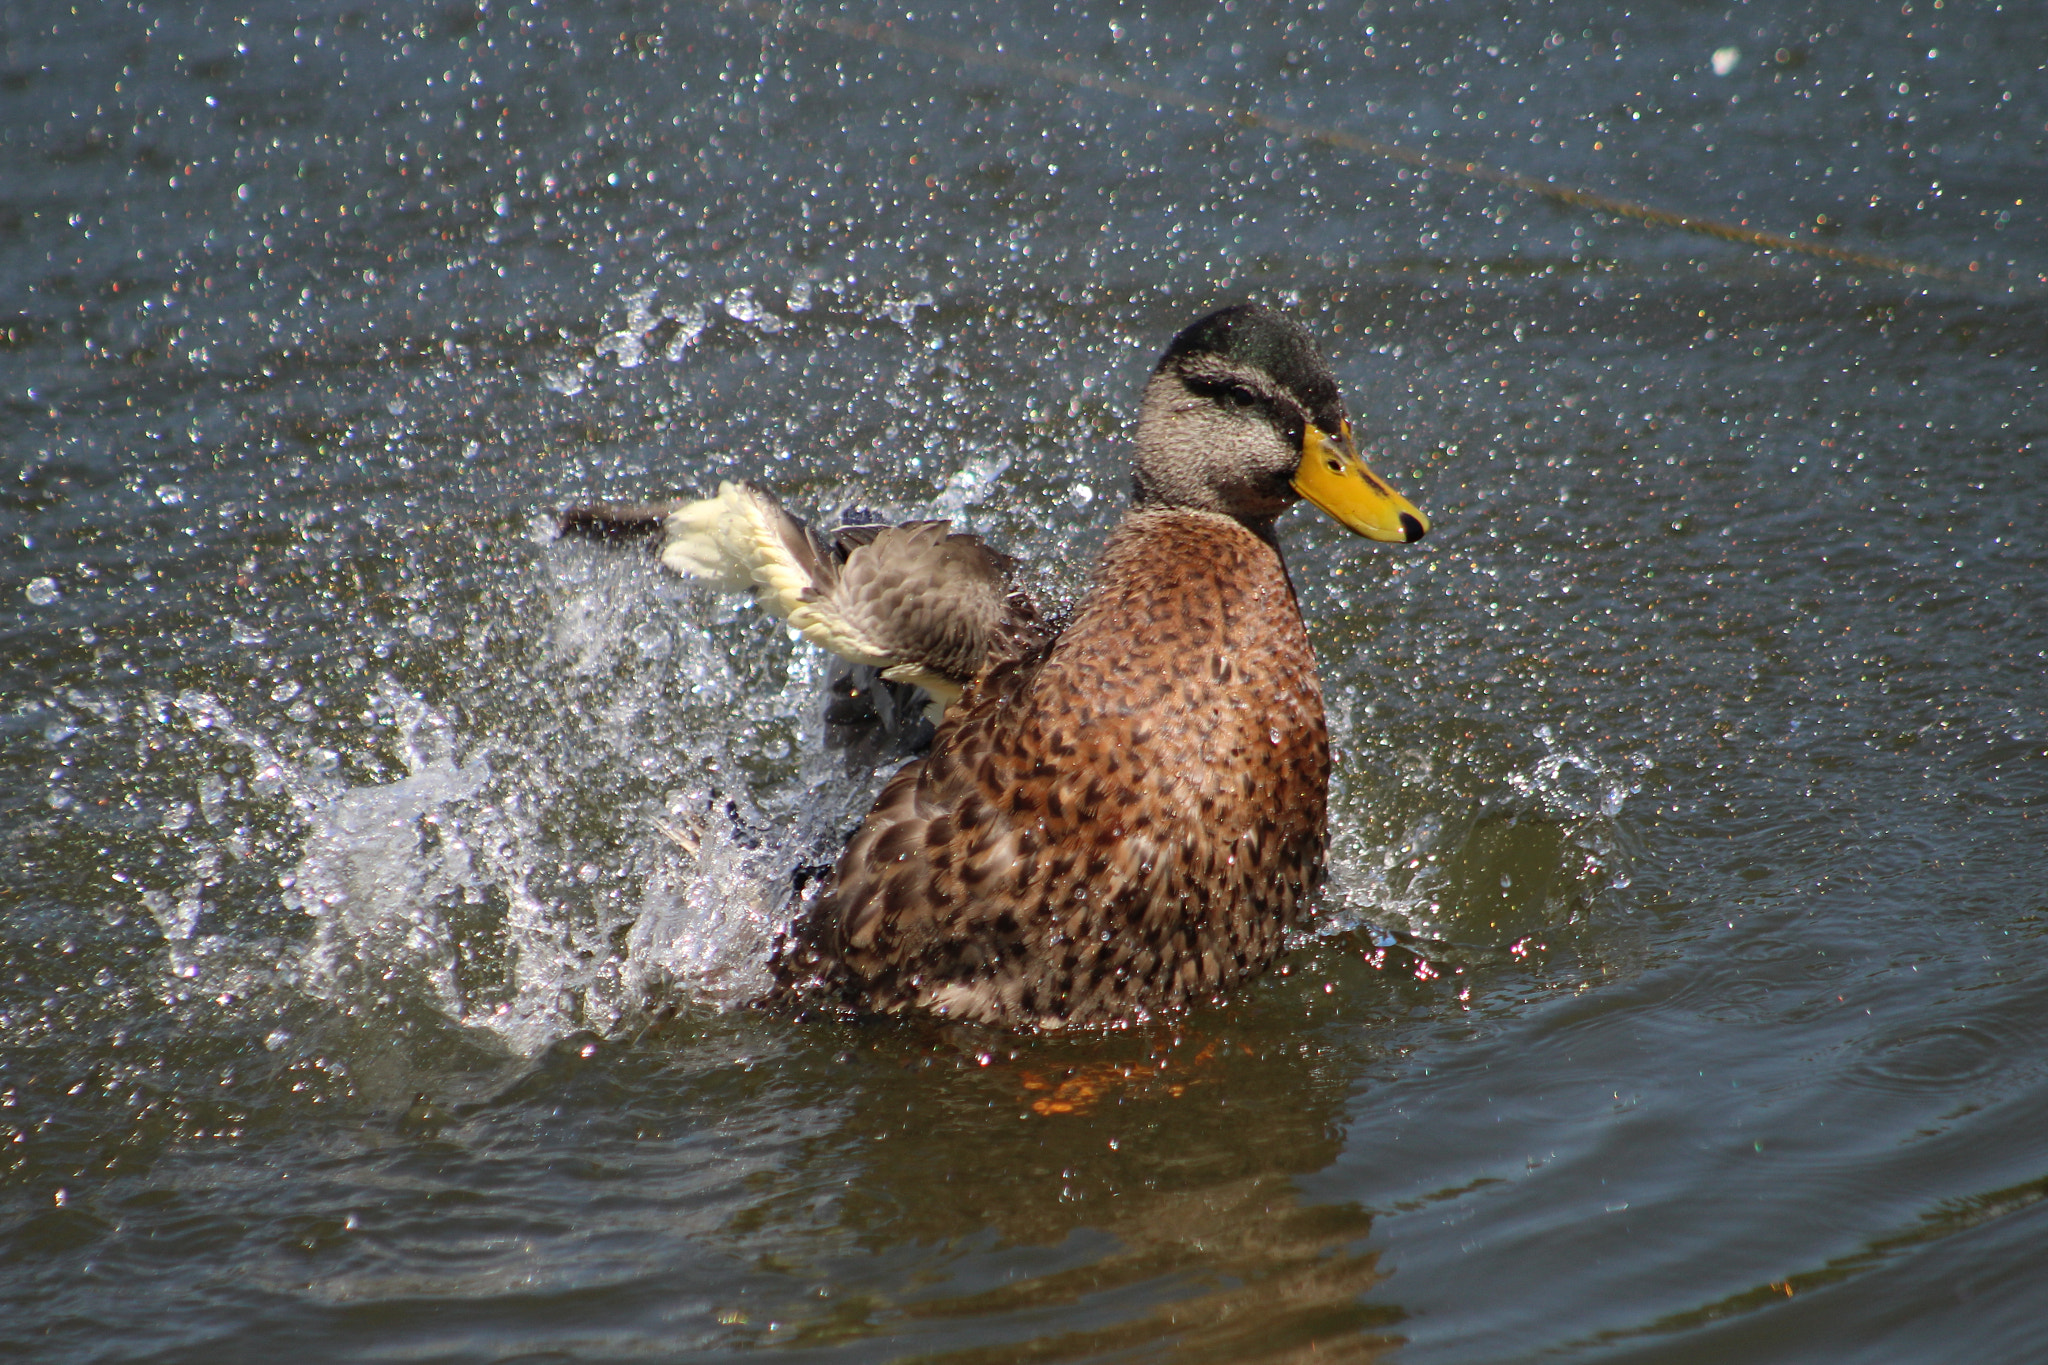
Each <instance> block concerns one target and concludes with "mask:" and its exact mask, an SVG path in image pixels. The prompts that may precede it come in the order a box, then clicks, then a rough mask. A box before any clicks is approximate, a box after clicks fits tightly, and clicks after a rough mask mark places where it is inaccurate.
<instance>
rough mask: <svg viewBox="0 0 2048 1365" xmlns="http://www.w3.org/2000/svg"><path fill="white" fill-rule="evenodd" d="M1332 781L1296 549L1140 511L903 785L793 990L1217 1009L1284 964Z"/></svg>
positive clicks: (870, 1001) (904, 1004) (802, 946)
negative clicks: (1048, 627)
mask: <svg viewBox="0 0 2048 1365" xmlns="http://www.w3.org/2000/svg"><path fill="white" fill-rule="evenodd" d="M1169 639H1170V640H1172V641H1173V643H1172V644H1168V643H1166V642H1167V641H1168V640H1169ZM1111 774H1114V778H1113V780H1112V779H1111V777H1110V775H1111ZM1328 780H1329V744H1328V739H1327V736H1326V732H1325V730H1324V724H1323V708H1322V693H1321V689H1320V686H1319V684H1318V682H1317V679H1316V669H1315V659H1314V656H1313V654H1312V652H1311V651H1310V648H1309V642H1308V636H1307V632H1306V631H1305V630H1304V628H1303V626H1302V622H1301V615H1300V612H1299V611H1298V609H1297V608H1296V606H1295V600H1294V593H1293V589H1292V587H1291V585H1290V584H1289V582H1288V579H1287V574H1286V570H1285V568H1284V566H1283V565H1282V562H1281V558H1280V554H1279V551H1278V550H1277V548H1276V547H1275V546H1274V544H1273V543H1272V542H1271V540H1269V539H1267V538H1265V537H1263V536H1261V535H1259V534H1257V533H1256V532H1254V531H1253V530H1251V529H1249V528H1248V527H1246V526H1245V525H1243V524H1242V523H1239V522H1237V521H1235V520H1232V519H1230V518H1227V517H1221V516H1216V515H1212V514H1208V513H1200V512H1189V511H1176V510H1171V509H1150V510H1141V511H1138V512H1134V513H1133V514H1132V515H1131V516H1130V517H1128V518H1127V519H1126V520H1125V522H1124V524H1123V526H1122V527H1120V528H1119V529H1118V531H1117V532H1116V534H1115V535H1114V536H1113V537H1112V538H1111V540H1110V543H1109V545H1108V546H1107V548H1106V549H1105V550H1104V552H1103V556H1102V559H1101V562H1100V564H1099V565H1098V567H1097V570H1096V575H1095V585H1094V590H1093V591H1092V593H1091V594H1090V595H1089V596H1088V598H1087V599H1086V601H1085V602H1084V604H1083V605H1082V607H1081V608H1080V610H1079V612H1078V614H1077V615H1076V616H1075V618H1074V620H1073V621H1072V623H1071V624H1070V625H1069V626H1068V628H1067V629H1066V631H1065V632H1064V633H1063V634H1061V635H1060V636H1059V637H1058V639H1057V640H1055V641H1053V642H1051V643H1050V644H1049V645H1043V646H1041V647H1039V648H1037V649H1036V650H1034V651H1032V652H1030V653H1028V654H1025V655H1023V656H1022V657H1017V658H1012V659H997V660H994V661H992V664H991V666H990V667H988V668H986V669H984V670H983V671H982V673H981V674H980V676H978V677H976V678H975V679H974V680H973V681H972V682H971V683H970V685H969V687H968V689H967V692H966V695H965V696H963V697H962V699H961V701H960V703H959V704H958V705H957V706H956V707H955V708H954V709H953V711H952V712H951V713H949V715H948V718H947V720H946V722H945V723H944V724H943V725H942V726H941V727H940V729H939V732H938V734H937V736H936V738H935V739H934V741H933V745H932V751H931V753H930V754H929V755H928V756H927V757H925V758H923V759H919V760H917V761H915V762H912V763H910V764H908V765H906V766H905V767H904V768H903V769H902V770H901V771H900V772H898V773H897V774H896V775H895V777H894V778H892V779H891V780H890V782H889V783H888V785H887V786H886V787H885V788H884V790H883V792H882V795H881V797H880V798H879V799H878V800H877V801H876V803H875V806H874V809H873V811H872V812H870V814H869V815H868V817H867V819H866V820H865V821H863V822H862V824H861V827H860V829H859V830H858V832H856V833H855V835H854V837H853V839H852V841H851V842H850V843H849V844H848V845H847V847H846V850H845V853H844V855H843V856H842V857H841V858H840V861H839V866H838V870H837V876H836V878H835V880H834V882H833V884H832V886H831V887H830V889H828V890H827V891H826V892H825V893H824V894H823V895H822V896H821V897H820V898H819V899H818V900H817V901H816V902H815V903H814V904H813V905H812V906H811V907H810V908H809V911H808V913H807V914H806V915H805V917H804V918H803V919H802V920H801V921H800V922H799V923H798V924H797V925H796V926H795V927H794V928H793V930H792V931H791V933H790V935H789V936H788V938H787V939H786V941H785V942H784V943H783V944H782V945H781V946H780V949H779V951H778V953H777V957H776V962H775V971H776V975H777V979H778V985H779V990H780V992H781V993H782V994H784V995H786V996H794V997H806V998H815V997H820V996H822V997H823V998H825V999H828V1000H831V1001H835V1002H838V1003H841V1004H845V1005H848V1006H852V1007H856V1008H859V1009H864V1010H876V1011H884V1012H891V1011H896V1010H901V1009H905V1008H919V1009H926V1010H931V1011H934V1012H936V1013H940V1014H944V1015H947V1016H950V1017H954V1018H963V1019H972V1020H976V1021H979V1022H983V1023H989V1024H996V1025H1004V1026H1019V1025H1059V1024H1089V1023H1102V1022H1109V1021H1114V1020H1123V1019H1129V1018H1131V1017H1134V1016H1137V1015H1141V1014H1144V1013H1148V1012H1153V1011H1157V1010H1160V1009H1166V1008H1172V1007H1175V1006H1180V1005H1184V1004H1187V1003H1190V1002H1193V1001H1198V1000H1205V999H1209V998H1211V997H1213V996H1215V995H1217V994H1219V993H1221V992H1223V991H1225V990H1228V989H1229V988H1230V987H1232V986H1234V985H1236V984H1237V983H1239V982H1240V981H1242V980H1244V979H1246V978H1248V977H1251V976H1254V975H1257V974H1258V973H1259V972H1261V971H1263V970H1264V969H1265V968H1266V967H1267V965H1269V964H1270V963H1271V962H1272V960H1273V958H1274V957H1275V955H1277V954H1278V952H1279V951H1280V947H1281V939H1282V935H1283V934H1284V932H1285V930H1286V929H1287V927H1288V926H1289V925H1291V924H1292V923H1294V921H1295V919H1296V916H1297V913H1298V911H1299V909H1300V906H1301V904H1302V902H1303V900H1304V899H1305V897H1306V896H1307V895H1308V893H1309V892H1310V891H1311V890H1312V889H1313V888H1314V886H1315V885H1316V883H1317V881H1318V879H1319V878H1320V876H1321V868H1322V859H1323V844H1324V837H1325V836H1324V828H1325V813H1324V812H1325V801H1326V791H1327V787H1328ZM1196 813H1199V814H1198V817H1197V818H1192V819H1191V818H1190V817H1191V816H1194V815H1196Z"/></svg>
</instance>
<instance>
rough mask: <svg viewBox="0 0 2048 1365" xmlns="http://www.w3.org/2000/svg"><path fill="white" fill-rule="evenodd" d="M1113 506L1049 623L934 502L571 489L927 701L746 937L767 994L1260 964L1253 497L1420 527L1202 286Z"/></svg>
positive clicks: (1298, 730)
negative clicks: (798, 901) (770, 922)
mask: <svg viewBox="0 0 2048 1365" xmlns="http://www.w3.org/2000/svg"><path fill="white" fill-rule="evenodd" d="M1135 444H1136V450H1135V465H1136V468H1135V471H1134V477H1133V496H1132V507H1131V510H1130V511H1129V512H1128V513H1127V514H1126V515H1125V517H1124V520H1123V522H1122V524H1121V525H1119V526H1118V528H1117V529H1116V531H1115V532H1114V533H1113V534H1112V535H1111V537H1110V540H1109V543H1108V545H1107V546H1106V547H1105V549H1104V550H1103V553H1102V556H1101V559H1100V560H1099V562H1098V563H1097V565H1096V569H1095V576H1094V582H1093V585H1092V587H1091V589H1090V591H1089V593H1088V595H1087V597H1086V598H1085V599H1084V601H1083V602H1082V603H1081V605H1080V606H1079V608H1078V609H1077V610H1076V612H1075V614H1074V616H1073V618H1072V620H1071V621H1069V622H1068V624H1067V626H1066V628H1065V630H1064V631H1062V632H1060V633H1059V634H1058V635H1057V636H1053V635H1051V634H1050V632H1049V628H1048V627H1047V626H1046V624H1045V623H1043V622H1041V621H1040V619H1039V618H1038V616H1037V614H1036V612H1035V611H1034V610H1033V609H1032V608H1031V606H1030V603H1029V602H1028V601H1027V600H1026V599H1024V598H1023V597H1022V596H1021V594H1019V593H1017V592H1016V591H1015V590H1014V585H1013V584H1012V583H1011V581H1010V573H1009V570H1010V562H1009V561H1008V560H1007V559H1006V558H1004V557H1003V556H1000V555H998V554H996V553H995V552H994V551H992V550H989V549H987V548H986V547H984V546H982V545H981V544H980V543H979V542H978V541H976V540H974V539H972V538H971V537H966V536H958V535H954V536H947V535H946V528H945V525H944V523H921V524H917V525H915V526H913V527H910V528H894V529H890V530H877V529H876V528H855V529H854V530H852V531H850V532H849V531H842V532H840V533H838V537H837V539H836V540H835V541H831V542H828V541H826V540H825V539H824V538H822V537H821V536H819V535H818V534H817V533H816V532H813V531H811V530H810V529H809V528H808V527H806V526H804V524H803V523H802V522H800V521H798V520H796V518H794V517H792V516H790V515H789V514H788V513H787V512H786V511H784V510H783V509H782V508H781V506H780V504H778V503H776V502H775V500H774V499H773V498H772V497H770V496H769V495H768V494H766V493H765V492H763V491H761V490H759V489H756V488H753V487H751V486H748V485H737V484H728V485H726V486H725V487H724V488H722V489H721V491H720V493H719V495H718V497H716V498H711V499H700V500H696V501H692V502H687V503H672V504H643V505H636V506H630V507H598V508H586V509H579V510H577V511H573V512H571V513H570V514H569V515H568V516H567V517H565V519H564V527H565V529H569V530H578V531H582V532H584V533H586V534H596V535H604V536H615V535H618V534H622V533H626V532H631V531H634V530H638V529H642V528H651V527H655V526H659V527H660V528H661V529H662V530H663V531H664V533H665V536H666V541H665V546H664V550H663V555H662V558H663V562H664V563H666V564H668V565H669V566H670V567H671V568H674V569H676V570H677V571H678V572H684V573H689V574H692V575H694V576H698V577H702V578H705V579H707V580H710V581H714V582H718V583H720V584H722V585H724V586H726V587H730V588H742V587H745V588H749V589H750V590H751V591H753V593H754V595H755V598H756V600H757V601H759V602H760V603H761V605H762V606H763V607H764V608H765V609H767V610H770V611H773V612H775V613H776V614H778V615H781V616H783V617H784V618H785V619H787V620H788V621H789V622H790V623H791V625H792V626H795V627H797V628H799V629H801V630H802V631H803V632H804V633H805V634H806V635H807V636H808V637H809V638H811V639H813V640H816V641H817V642H818V643H820V644H823V645H826V646H827V647H828V648H832V649H835V650H837V651H838V652H840V653H841V654H843V655H845V656H846V657H848V658H850V659H853V660H854V661H855V662H857V663H861V664H865V665H867V666H869V667H873V668H877V669H879V670H880V672H881V676H882V677H884V678H887V679H893V680H897V681H900V682H914V683H917V684H918V685H920V686H923V687H925V688H926V689H928V690H930V691H931V692H932V693H933V695H934V696H937V697H938V698H939V699H940V700H941V701H942V702H945V703H947V705H946V708H945V712H944V717H943V719H942V720H941V721H940V723H939V727H938V730H937V733H936V734H935V736H934V738H933V740H932V747H931V752H930V753H929V754H928V755H927V756H925V757H923V758H920V759H917V760H915V761H913V762H911V763H909V764H908V765H906V766H905V767H904V768H903V769H902V770H901V771H900V772H898V773H897V774H896V775H895V777H893V778H892V779H891V780H890V781H889V783H888V784H887V786H886V787H884V788H883V791H882V794H881V796H880V798H879V799H877V800H876V802H875V805H874V808H873V809H872V810H871V811H870V812H869V813H868V815H867V818H866V819H865V820H864V821H863V822H862V823H861V826H860V828H859V830H857V831H856V832H855V834H854V836H853V838H852V839H851V840H850V841H849V842H848V844H847V846H846V849H845V852H844V853H843V854H842V855H841V857H840V859H839V863H838V866H837V868H836V869H835V873H834V875H833V877H832V878H831V879H829V881H828V883H827V884H826V885H825V886H824V888H823V889H822V890H821V891H819V892H818V893H817V895H816V897H815V899H813V900H812V901H811V902H810V903H809V904H808V905H806V906H805V907H803V909H802V910H801V912H800V913H799V916H798V918H797V921H796V923H795V924H793V925H792V926H791V928H790V930H789V932H788V933H787V934H786V935H785V936H784V937H783V938H782V939H781V940H779V941H778V943H777V945H776V952H775V960H774V963H773V968H774V974H775V980H776V985H775V991H774V994H775V996H776V997H777V998H778V999H780V1000H783V1001H785V1002H792V1003H798V1004H807V1003H823V1004H827V1005H834V1006H840V1007H845V1008H850V1009H855V1010H862V1011H874V1012H884V1013H893V1012H896V1011H900V1010H905V1009H917V1010H926V1011H930V1012H932V1013H934V1014H937V1015H941V1016H944V1017H947V1018H953V1019H963V1020H971V1021H975V1022H978V1023H984V1024H993V1025H997V1026H1003V1027H1032V1026H1037V1027H1059V1026H1065V1025H1073V1024H1082V1025H1085V1024H1100V1023H1112V1022H1117V1021H1123V1020H1130V1019H1134V1018H1140V1017H1143V1016H1145V1015H1148V1014H1152V1013H1156V1012H1158V1011H1160V1010H1165V1009H1172V1008H1176V1007H1179V1006H1183V1005H1187V1004H1190V1003H1193V1002H1197V1001H1203V1000H1208V999H1212V998H1214V997H1216V996H1218V995H1220V994H1221V993H1223V992H1225V991H1227V990H1229V989H1230V988H1232V987H1233V986H1236V985H1238V984H1240V983H1242V982H1244V981H1246V980H1248V979H1250V978H1252V977H1254V976H1257V975H1258V974H1259V973H1260V972H1262V971H1264V970H1265V969H1266V967H1267V966H1268V965H1270V964H1271V962H1272V961H1273V959H1274V957H1275V956H1277V955H1278V953H1279V952H1280V949H1281V946H1282V941H1283V937H1284V935H1285V933H1286V931H1287V930H1288V928H1289V927H1290V926H1292V925H1293V924H1294V923H1295V922H1296V921H1297V919H1298V917H1299V916H1300V914H1301V913H1302V909H1303V905H1304V902H1305V901H1306V900H1307V898H1308V897H1309V895H1310V894H1311V892H1313V891H1314V889H1315V887H1316V885H1317V883H1318V882H1319V881H1320V880H1321V877H1322V871H1323V850H1324V843H1325V839H1326V827H1325V826H1326V806H1327V801H1328V789H1329V772H1330V752H1329V739H1328V734H1327V732H1326V730H1325V727H1324V722H1323V699H1322V689H1321V686H1320V684H1319V683H1318V682H1317V679H1316V666H1315V656H1314V653H1313V652H1312V651H1311V649H1310V647H1309V641H1308V633H1307V631H1306V630H1305V629H1304V627H1303V625H1302V620H1301V613H1300V610H1299V608H1298V607H1297V605H1296V603H1295V596H1294V588H1293V585H1292V584H1291V583H1290V582H1289V580H1288V576H1287V570H1286V567H1285V565H1284V564H1283V563H1282V560H1281V555H1280V549H1279V544H1278V542H1277V541H1276V540H1275V538H1274V530H1273V527H1274V521H1275V519H1276V518H1277V517H1278V516H1279V515H1280V514H1281V513H1282V512H1284V511H1286V510H1287V509H1288V508H1289V507H1290V506H1292V505H1293V504H1294V503H1295V502H1296V501H1297V500H1298V499H1300V498H1303V497H1306V498H1309V499H1311V500H1313V501H1314V502H1316V503H1317V505H1319V506H1321V507H1322V508H1323V509H1324V510H1326V511H1328V512H1330V513H1331V515H1333V516H1335V517H1337V518H1338V519H1339V520H1340V521H1342V522H1343V523H1344V524H1345V525H1347V526H1349V527H1351V528H1352V529H1354V530H1356V531H1358V532H1360V533H1361V534H1364V535H1368V536H1371V537H1373V538H1374V539H1379V540H1393V541H1406V540H1414V539H1416V538H1418V537H1419V536H1421V535H1422V534H1423V533H1424V532H1425V531H1426V530H1427V527H1428V523H1427V522H1426V520H1424V518H1423V517H1422V514H1421V513H1420V512H1419V511H1417V510H1416V509H1415V508H1414V507H1413V505H1412V504H1410V503H1408V502H1407V500H1406V499H1404V498H1401V497H1400V496H1399V495H1398V494H1396V493H1394V492H1393V491H1392V490H1391V489H1389V488H1387V487H1386V485H1385V484H1384V483H1383V482H1381V481H1380V480H1379V479H1378V478H1377V477H1376V476H1374V475H1373V474H1372V473H1371V472H1370V471H1369V470H1367V469H1366V468H1365V467H1364V465H1363V463H1361V462H1360V461H1359V459H1358V455H1357V450H1356V448H1355V447H1354V446H1353V444H1352V440H1351V425H1350V422H1349V420H1348V418H1347V417H1346V415H1345V412H1344V405H1343V402H1342V400H1341V398H1340V397H1339V396H1338V393H1337V386H1336V381H1335V379H1334V378H1333V377H1332V376H1331V375H1330V372H1329V369H1328V367H1327V366H1325V365H1324V363H1323V361H1322V359H1321V357H1320V356H1319V355H1318V354H1317V353H1316V349H1315V345H1314V342H1313V341H1312V340H1311V339H1310V338H1309V336H1308V334H1307V333H1306V332H1305V331H1304V330H1303V329H1302V328H1301V327H1300V326H1299V325H1298V324H1296V323H1294V322H1292V321H1290V320H1289V319H1287V318H1284V317H1282V316H1280V315H1279V314H1276V313H1273V312H1270V311H1268V310H1266V309H1263V308H1257V307H1239V308H1229V309H1224V310H1223V311H1221V312H1218V313H1214V314H1211V315H1210V316H1208V317H1206V318H1203V319H1201V320H1199V321H1198V322H1196V323H1194V324H1193V325H1192V326H1190V327H1188V328H1187V329H1186V330H1184V331H1183V332H1181V333H1180V335H1179V336H1177V337H1176V338H1175V339H1174V341H1173V343H1172V345H1171V346H1169V347H1168V349H1167V351H1166V354H1165V356H1164V357H1163V358H1162V359H1161V361H1160V362H1159V366H1158V368H1157V369H1156V371H1155V372H1154V374H1153V376H1152V379H1151V381H1150V382H1149V383H1148V384H1147V386H1146V389H1145V395H1144V402H1143V408H1142V412H1141V415H1140V419H1139V424H1138V431H1137V439H1136V443H1135Z"/></svg>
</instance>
